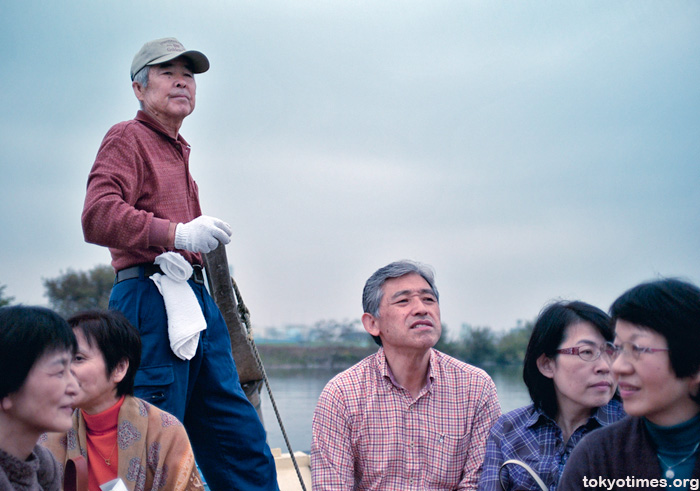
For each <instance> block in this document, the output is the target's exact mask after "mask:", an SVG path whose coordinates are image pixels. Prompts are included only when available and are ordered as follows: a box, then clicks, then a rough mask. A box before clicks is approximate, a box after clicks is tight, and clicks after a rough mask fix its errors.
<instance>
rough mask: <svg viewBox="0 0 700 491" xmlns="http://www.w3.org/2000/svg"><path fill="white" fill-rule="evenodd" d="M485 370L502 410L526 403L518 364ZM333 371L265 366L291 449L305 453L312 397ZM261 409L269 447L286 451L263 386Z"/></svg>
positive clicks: (312, 408) (525, 390)
mask: <svg viewBox="0 0 700 491" xmlns="http://www.w3.org/2000/svg"><path fill="white" fill-rule="evenodd" d="M486 371H487V372H488V373H489V375H490V376H491V378H492V379H493V381H494V382H495V383H496V389H497V390H498V399H499V401H500V403H501V410H502V411H503V412H504V413H505V412H507V411H510V410H511V409H515V408H517V407H520V406H525V405H526V404H529V403H530V396H529V394H528V392H527V388H526V387H525V384H524V383H523V381H522V368H521V367H493V368H489V369H488V370H486ZM336 373H338V371H337V370H332V371H331V370H318V369H315V370H311V369H304V370H279V369H267V376H268V378H269V380H270V387H271V388H272V396H273V398H274V399H275V403H276V404H277V409H278V411H279V413H280V417H281V418H282V423H283V424H284V428H285V430H286V432H287V437H288V438H289V441H290V443H291V445H292V450H293V451H297V450H301V451H303V452H307V453H308V452H309V450H310V449H311V419H312V417H313V413H314V408H315V407H316V401H318V396H319V395H320V394H321V391H322V390H323V388H324V387H325V385H326V383H327V382H328V381H329V380H330V379H331V378H333V376H334V375H336ZM262 412H263V420H264V422H265V428H266V429H267V438H268V443H269V444H270V447H271V448H281V449H282V452H283V453H285V452H287V451H288V450H287V446H286V444H285V442H284V437H283V436H282V431H281V429H280V425H279V423H278V422H277V418H276V416H275V412H274V409H273V407H272V403H271V401H270V397H269V396H268V394H267V390H266V388H265V387H263V390H262Z"/></svg>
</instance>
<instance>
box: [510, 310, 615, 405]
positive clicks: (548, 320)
mask: <svg viewBox="0 0 700 491" xmlns="http://www.w3.org/2000/svg"><path fill="white" fill-rule="evenodd" d="M579 322H588V323H590V324H592V325H593V327H594V328H595V329H597V330H598V332H600V334H601V335H602V336H603V338H605V340H606V341H612V340H613V337H614V334H613V330H612V327H611V324H610V318H609V317H608V315H607V314H606V313H605V312H603V311H602V310H600V309H599V308H598V307H594V306H593V305H590V304H587V303H585V302H581V301H571V302H567V301H558V302H554V303H551V304H549V305H547V306H545V308H544V309H543V310H542V312H540V315H539V316H538V317H537V321H536V322H535V326H534V328H533V329H532V334H531V335H530V341H529V342H528V344H527V350H526V351H525V361H524V363H523V380H524V381H525V385H526V386H527V390H528V391H529V392H530V397H531V398H532V402H533V403H534V404H535V408H537V409H539V410H541V411H543V412H544V413H545V414H546V415H547V416H549V417H550V418H555V417H556V415H557V411H558V410H559V405H558V404H557V394H556V391H555V389H554V381H553V380H552V379H551V378H548V377H545V376H544V375H542V373H541V372H540V370H539V368H538V367H537V359H538V358H539V357H540V356H541V355H543V354H544V355H545V356H546V357H547V358H552V359H553V358H555V357H556V356H557V352H556V351H557V349H558V348H559V345H561V343H562V341H563V340H564V337H565V336H566V329H567V328H568V327H569V326H571V325H574V324H578V323H579Z"/></svg>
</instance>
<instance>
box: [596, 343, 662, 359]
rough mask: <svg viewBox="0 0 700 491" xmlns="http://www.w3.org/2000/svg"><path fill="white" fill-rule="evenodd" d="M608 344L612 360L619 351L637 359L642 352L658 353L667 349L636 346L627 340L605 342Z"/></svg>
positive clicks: (618, 354) (617, 355) (616, 356)
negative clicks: (615, 342)
mask: <svg viewBox="0 0 700 491" xmlns="http://www.w3.org/2000/svg"><path fill="white" fill-rule="evenodd" d="M606 344H607V346H608V348H607V349H608V350H610V352H611V355H610V357H611V358H612V360H613V361H614V360H617V358H618V357H619V356H620V353H627V354H628V355H630V354H631V355H632V358H634V359H635V360H639V357H640V356H641V355H642V353H660V352H662V351H669V349H668V348H647V347H646V346H637V345H636V344H634V343H631V342H629V341H627V342H624V343H620V344H614V343H610V342H608V343H606Z"/></svg>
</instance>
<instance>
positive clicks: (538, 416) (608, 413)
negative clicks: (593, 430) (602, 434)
mask: <svg viewBox="0 0 700 491" xmlns="http://www.w3.org/2000/svg"><path fill="white" fill-rule="evenodd" d="M619 412H620V402H619V401H616V400H614V399H613V400H611V401H610V402H608V403H607V404H606V405H605V406H601V407H599V408H596V410H595V411H593V414H591V416H590V417H589V418H588V421H586V424H585V426H591V424H593V422H595V423H596V424H595V426H596V427H598V426H607V425H609V424H611V423H614V422H615V421H617V420H618V419H619ZM543 424H553V425H556V424H557V422H556V421H554V420H553V419H552V418H550V417H549V416H547V415H546V414H545V413H544V411H542V410H541V409H537V408H536V407H535V406H534V404H533V405H532V409H531V411H530V415H529V416H528V417H527V420H526V421H525V425H526V426H527V427H528V428H534V427H535V426H538V425H543Z"/></svg>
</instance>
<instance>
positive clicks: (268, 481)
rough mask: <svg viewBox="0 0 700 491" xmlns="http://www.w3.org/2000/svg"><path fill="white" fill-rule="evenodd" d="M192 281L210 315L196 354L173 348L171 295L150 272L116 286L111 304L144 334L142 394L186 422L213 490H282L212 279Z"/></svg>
mask: <svg viewBox="0 0 700 491" xmlns="http://www.w3.org/2000/svg"><path fill="white" fill-rule="evenodd" d="M189 284H190V286H191V287H192V290H193V291H194V293H195V295H196V297H197V299H198V300H199V304H200V306H201V307H202V312H203V313H204V318H205V319H206V321H207V329H206V330H204V331H202V332H201V334H200V339H199V345H198V347H197V353H196V354H195V356H194V358H192V359H191V360H181V359H180V358H178V357H177V356H175V354H174V353H173V352H172V350H171V349H170V341H169V339H168V328H167V325H168V324H167V316H166V313H165V304H164V303H163V297H162V296H161V294H160V292H159V291H158V289H157V288H156V286H155V284H154V283H153V281H151V280H150V279H149V278H148V277H144V275H143V271H141V274H140V276H139V278H135V279H130V280H126V281H122V282H120V283H117V284H115V285H114V288H113V289H112V293H111V296H110V300H109V306H110V308H111V309H115V310H119V311H121V312H122V313H123V314H124V315H125V316H126V317H127V318H128V319H129V320H130V321H131V323H132V324H133V325H134V326H136V327H137V328H138V330H139V331H140V333H141V343H142V351H141V366H140V367H139V370H138V372H137V374H136V381H135V389H134V395H135V396H136V397H139V398H141V399H144V400H146V401H148V402H150V403H152V404H153V405H155V406H157V407H159V408H160V409H162V410H164V411H167V412H169V413H170V414H172V415H174V416H176V417H177V418H178V419H179V420H180V421H182V422H183V423H184V425H185V428H186V429H187V434H188V435H189V437H190V441H191V442H192V448H193V450H194V454H195V458H196V459H197V463H198V464H199V466H200V468H201V469H202V472H203V474H204V478H205V479H206V481H207V484H208V485H209V487H210V488H211V489H212V490H233V489H235V490H270V491H273V490H277V489H278V487H277V473H276V470H275V462H274V459H273V457H272V454H271V452H270V448H269V446H268V445H267V442H266V434H265V429H264V428H263V425H262V423H261V422H260V419H259V418H258V415H257V413H256V411H255V408H254V407H253V406H252V405H251V404H250V402H248V399H247V398H246V396H245V393H244V392H243V389H242V388H241V385H240V382H239V380H238V373H237V372H236V365H235V363H234V361H233V357H232V355H231V341H230V338H229V334H228V329H227V327H226V323H225V322H224V319H223V317H222V315H221V312H220V311H219V309H218V307H217V306H216V303H215V302H214V300H213V299H212V298H211V296H210V295H209V293H208V292H207V290H206V288H205V287H204V285H201V284H197V283H195V282H194V281H193V280H190V281H189Z"/></svg>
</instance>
